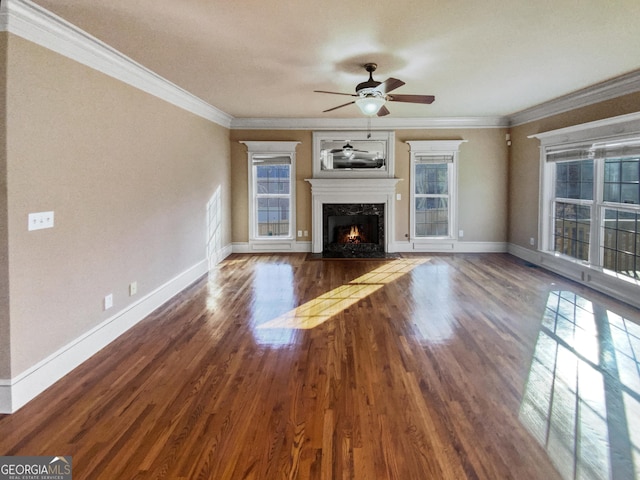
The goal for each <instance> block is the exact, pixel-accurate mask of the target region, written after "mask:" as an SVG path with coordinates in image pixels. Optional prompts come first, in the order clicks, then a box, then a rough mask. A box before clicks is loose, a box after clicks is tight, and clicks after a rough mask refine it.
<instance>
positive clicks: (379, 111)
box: [378, 105, 391, 117]
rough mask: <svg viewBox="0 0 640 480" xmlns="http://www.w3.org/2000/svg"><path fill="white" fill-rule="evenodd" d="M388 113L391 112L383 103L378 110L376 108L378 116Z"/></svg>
mask: <svg viewBox="0 0 640 480" xmlns="http://www.w3.org/2000/svg"><path fill="white" fill-rule="evenodd" d="M390 113H391V112H390V111H389V110H388V109H387V107H385V106H384V105H382V106H381V107H380V110H378V116H379V117H384V116H385V115H389V114H390Z"/></svg>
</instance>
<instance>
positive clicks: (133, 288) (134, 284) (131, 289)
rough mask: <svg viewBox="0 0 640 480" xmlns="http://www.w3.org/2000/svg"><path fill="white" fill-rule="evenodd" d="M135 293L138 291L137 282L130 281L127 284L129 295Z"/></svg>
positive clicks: (131, 295)
mask: <svg viewBox="0 0 640 480" xmlns="http://www.w3.org/2000/svg"><path fill="white" fill-rule="evenodd" d="M136 293H138V282H131V283H130V284H129V296H130V297H133V296H134V295H135V294H136Z"/></svg>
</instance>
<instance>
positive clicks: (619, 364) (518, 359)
mask: <svg viewBox="0 0 640 480" xmlns="http://www.w3.org/2000/svg"><path fill="white" fill-rule="evenodd" d="M639 322H640V312H639V311H638V310H637V309H633V308H631V307H629V306H626V305H624V304H622V303H619V302H616V301H614V300H612V299H611V298H609V297H606V296H604V295H601V294H598V293H596V292H594V291H592V290H589V289H587V288H584V287H582V286H579V285H577V284H575V283H573V282H570V281H567V280H564V279H562V278H560V277H558V276H556V275H553V274H551V273H549V272H546V271H545V270H542V269H538V268H533V267H531V266H527V265H526V264H524V263H523V262H521V261H519V260H517V259H515V258H514V257H511V256H509V255H506V254H505V255H503V254H482V255H480V254H478V255H476V254H469V255H415V256H412V255H404V256H403V258H400V259H395V260H324V261H323V260H314V259H312V258H311V256H309V255H306V254H291V255H258V256H249V255H232V256H231V257H229V258H228V259H226V260H225V261H223V262H222V263H221V264H220V265H218V266H217V267H216V269H215V271H213V272H212V273H211V275H210V277H209V278H207V279H202V280H200V281H199V282H197V283H196V284H194V285H193V286H192V287H190V288H189V289H187V290H186V291H184V292H182V293H181V294H180V295H179V296H177V297H176V298H175V299H173V300H172V301H170V302H169V303H167V304H166V305H164V306H163V307H161V308H160V309H159V310H157V311H156V312H154V313H153V314H152V315H151V316H150V317H149V318H147V319H145V320H144V321H143V322H141V323H140V324H138V325H137V326H136V327H134V328H133V329H132V330H130V331H129V332H127V333H126V334H125V335H123V336H122V337H120V338H119V339H117V340H116V341H115V342H113V343H112V344H111V345H109V346H108V347H106V348H105V349H104V350H102V351H101V352H99V353H98V354H96V355H95V356H94V357H92V358H91V359H90V360H89V361H87V362H85V363H84V364H83V365H81V366H80V367H78V368H77V369H76V370H74V371H73V372H72V373H70V374H69V375H67V376H66V377H65V378H63V379H62V380H61V381H59V382H57V383H56V384H55V385H54V386H53V387H51V388H50V389H48V390H47V391H46V392H44V393H43V394H42V395H40V396H39V397H37V398H36V399H34V400H33V401H32V402H30V403H29V404H28V405H26V406H25V407H23V408H22V409H21V410H19V411H18V412H16V413H15V414H13V415H5V416H0V455H72V456H73V474H74V476H73V478H74V479H75V480H79V479H92V480H93V479H118V480H121V479H134V478H135V479H143V478H144V479H146V478H149V479H152V478H153V479H155V478H166V479H280V478H298V479H307V478H312V479H350V478H354V479H376V480H378V479H401V480H407V479H416V480H420V479H456V480H457V479H491V480H495V479H501V480H502V479H517V480H523V479H527V480H535V479H541V480H542V479H544V480H552V479H556V478H566V479H573V478H589V479H601V478H614V479H616V480H619V479H627V478H629V479H632V478H639V477H638V475H640V369H639V363H638V362H639V359H640V326H639Z"/></svg>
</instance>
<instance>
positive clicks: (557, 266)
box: [508, 243, 640, 308]
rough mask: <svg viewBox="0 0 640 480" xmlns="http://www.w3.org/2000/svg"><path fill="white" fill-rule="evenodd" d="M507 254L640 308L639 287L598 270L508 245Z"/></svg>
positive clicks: (547, 254)
mask: <svg viewBox="0 0 640 480" xmlns="http://www.w3.org/2000/svg"><path fill="white" fill-rule="evenodd" d="M508 252H509V253H510V254H511V255H514V256H516V257H518V258H520V259H522V260H524V261H526V262H529V263H532V264H534V265H537V266H540V267H543V268H545V269H547V270H549V271H551V272H553V273H557V274H558V275H562V276H563V277H566V278H568V279H569V280H573V281H574V282H577V283H579V284H581V285H585V286H587V287H589V288H593V289H594V290H596V291H598V292H601V293H604V294H606V295H609V296H610V297H613V298H615V299H617V300H620V301H621V302H625V303H628V304H629V305H632V306H634V307H636V308H640V285H638V284H636V283H634V282H632V281H627V280H623V279H620V278H616V277H615V276H614V275H612V274H609V273H606V272H603V271H602V270H600V269H597V268H593V267H590V266H588V265H583V264H581V263H576V262H571V261H568V260H566V259H563V258H561V257H556V256H555V255H552V254H549V253H546V252H540V251H537V250H530V249H528V248H524V247H521V246H520V245H515V244H513V243H510V244H509V247H508Z"/></svg>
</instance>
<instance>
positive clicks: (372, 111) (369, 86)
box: [314, 63, 436, 117]
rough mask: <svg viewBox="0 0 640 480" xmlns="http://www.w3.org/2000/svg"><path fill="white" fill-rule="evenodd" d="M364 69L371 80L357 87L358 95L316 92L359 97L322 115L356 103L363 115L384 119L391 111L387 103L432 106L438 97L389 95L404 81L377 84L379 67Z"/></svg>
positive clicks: (393, 80) (373, 65)
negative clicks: (377, 69)
mask: <svg viewBox="0 0 640 480" xmlns="http://www.w3.org/2000/svg"><path fill="white" fill-rule="evenodd" d="M364 68H365V70H366V71H367V72H369V80H367V81H366V82H362V83H359V84H358V86H357V87H356V93H355V94H353V93H341V92H327V91H326V90H314V92H316V93H331V94H334V95H348V96H350V97H357V98H356V99H355V100H353V101H352V102H347V103H344V104H342V105H338V106H337V107H333V108H330V109H328V110H324V111H323V112H322V113H326V112H331V111H333V110H337V109H338V108H342V107H346V106H347V105H351V104H353V103H355V104H356V105H357V106H358V107H359V108H360V110H361V111H362V113H364V114H365V115H370V116H371V115H378V116H379V117H384V116H385V115H389V113H390V112H389V110H388V109H387V107H386V106H385V103H386V102H407V103H424V104H431V103H433V102H434V100H435V99H436V97H434V96H433V95H398V94H395V93H394V94H389V92H391V91H393V90H395V89H396V88H398V87H401V86H402V85H404V82H403V81H402V80H398V79H397V78H388V79H387V80H385V81H384V82H377V81H375V80H374V79H373V72H375V71H376V68H378V65H377V64H375V63H365V65H364Z"/></svg>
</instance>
